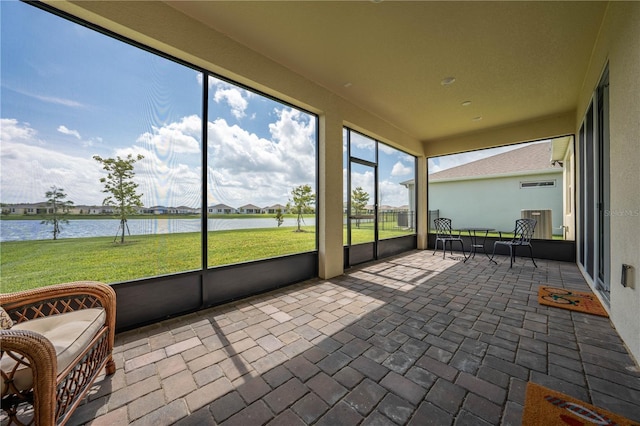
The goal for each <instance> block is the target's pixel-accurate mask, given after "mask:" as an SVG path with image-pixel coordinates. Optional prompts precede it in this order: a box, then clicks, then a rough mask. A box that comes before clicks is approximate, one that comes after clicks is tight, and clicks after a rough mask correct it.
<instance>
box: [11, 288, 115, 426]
mask: <svg viewBox="0 0 640 426" xmlns="http://www.w3.org/2000/svg"><path fill="white" fill-rule="evenodd" d="M0 305H1V306H2V308H3V309H4V310H5V311H6V312H7V313H8V314H9V316H10V317H11V319H12V320H13V322H14V325H13V326H12V327H11V328H9V329H6V330H0V337H1V338H2V339H1V340H2V345H1V347H0V355H1V366H2V369H1V373H2V384H1V386H2V409H3V410H4V412H5V414H6V416H7V418H8V424H18V425H20V424H36V425H53V424H64V423H66V422H67V421H68V420H69V417H70V416H71V414H72V413H73V411H74V410H75V409H76V407H77V406H78V404H79V403H80V402H81V401H82V399H83V398H84V396H85V394H86V393H87V391H88V390H89V388H90V387H91V385H92V384H93V382H94V381H95V379H96V377H97V376H98V375H99V374H100V372H101V371H102V368H103V367H106V374H107V375H111V374H113V373H115V369H116V366H115V363H114V361H113V358H112V351H113V341H114V336H115V319H116V295H115V291H114V290H113V289H112V288H111V287H110V286H108V285H106V284H103V283H98V282H91V281H88V282H75V283H67V284H58V285H53V286H48V287H43V288H37V289H33V290H26V291H21V292H17V293H11V294H1V295H0ZM5 420H6V419H5ZM3 424H4V420H3Z"/></svg>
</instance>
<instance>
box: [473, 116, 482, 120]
mask: <svg viewBox="0 0 640 426" xmlns="http://www.w3.org/2000/svg"><path fill="white" fill-rule="evenodd" d="M480 120H482V116H481V115H479V116H477V117H473V118H472V119H471V121H480Z"/></svg>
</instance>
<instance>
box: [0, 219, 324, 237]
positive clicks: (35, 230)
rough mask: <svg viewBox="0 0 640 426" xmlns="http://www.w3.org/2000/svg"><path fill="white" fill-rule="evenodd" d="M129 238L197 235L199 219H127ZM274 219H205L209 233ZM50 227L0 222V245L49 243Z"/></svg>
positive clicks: (103, 228)
mask: <svg viewBox="0 0 640 426" xmlns="http://www.w3.org/2000/svg"><path fill="white" fill-rule="evenodd" d="M127 224H128V227H129V232H130V233H131V235H152V234H171V233H178V232H199V231H200V226H201V220H200V219H198V218H193V219H165V218H159V219H158V218H148V219H129V220H128V221H127ZM313 225H315V220H314V219H313V218H305V219H304V222H303V226H313ZM277 226H278V224H277V222H276V220H275V219H274V218H256V219H208V220H207V228H208V230H209V231H226V230H232V229H257V228H276V227H277ZM281 226H297V220H296V219H295V218H285V219H284V222H283V223H282V225H281ZM60 228H61V232H60V234H59V235H58V239H63V238H86V237H109V236H112V237H115V236H116V235H120V233H121V231H120V220H119V219H79V220H69V223H68V224H61V225H60ZM52 230H53V225H51V224H41V223H40V221H39V220H1V221H0V242H5V241H27V240H50V239H52V238H53V235H52V233H51V231H52Z"/></svg>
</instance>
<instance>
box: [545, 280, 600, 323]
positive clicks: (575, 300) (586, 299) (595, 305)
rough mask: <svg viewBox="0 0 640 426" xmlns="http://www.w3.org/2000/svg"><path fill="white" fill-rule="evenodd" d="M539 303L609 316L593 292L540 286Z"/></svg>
mask: <svg viewBox="0 0 640 426" xmlns="http://www.w3.org/2000/svg"><path fill="white" fill-rule="evenodd" d="M538 303H540V304H541V305H547V306H553V307H556V308H563V309H570V310H572V311H578V312H584V313H587V314H593V315H600V316H601V317H608V316H609V314H608V313H607V311H606V310H605V309H604V308H603V307H602V304H601V303H600V301H599V300H598V298H597V297H596V295H595V294H593V293H591V292H584V291H574V290H566V289H564V288H554V287H545V286H540V287H539V288H538Z"/></svg>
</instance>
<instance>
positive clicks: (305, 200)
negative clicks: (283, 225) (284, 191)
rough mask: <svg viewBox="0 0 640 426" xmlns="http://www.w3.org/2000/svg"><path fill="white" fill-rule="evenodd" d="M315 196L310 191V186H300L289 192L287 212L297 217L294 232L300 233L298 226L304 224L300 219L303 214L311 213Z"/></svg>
mask: <svg viewBox="0 0 640 426" xmlns="http://www.w3.org/2000/svg"><path fill="white" fill-rule="evenodd" d="M315 200H316V196H315V195H314V194H313V192H312V191H311V185H300V186H297V187H295V188H293V189H292V190H291V199H289V202H288V203H287V210H289V211H290V212H292V213H295V214H297V215H298V218H297V220H298V229H297V230H296V232H302V229H300V224H301V223H302V222H304V219H303V217H302V215H303V214H305V213H311V212H312V211H313V207H312V205H313V203H314V202H315Z"/></svg>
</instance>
